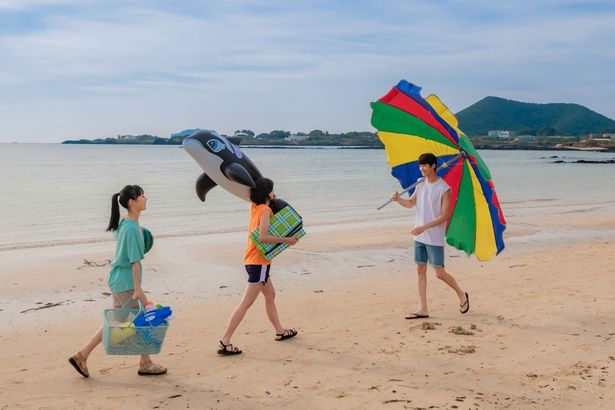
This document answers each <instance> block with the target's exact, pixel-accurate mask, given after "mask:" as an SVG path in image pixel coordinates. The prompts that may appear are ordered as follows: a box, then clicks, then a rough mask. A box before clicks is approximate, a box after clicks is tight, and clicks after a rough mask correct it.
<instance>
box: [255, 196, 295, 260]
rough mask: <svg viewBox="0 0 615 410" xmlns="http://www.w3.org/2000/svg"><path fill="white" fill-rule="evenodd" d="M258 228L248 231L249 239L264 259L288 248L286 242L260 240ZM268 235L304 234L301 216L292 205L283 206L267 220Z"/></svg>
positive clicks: (271, 257) (287, 235)
mask: <svg viewBox="0 0 615 410" xmlns="http://www.w3.org/2000/svg"><path fill="white" fill-rule="evenodd" d="M258 229H259V228H256V229H254V230H253V231H252V232H251V233H250V239H252V242H254V245H256V248H257V249H258V250H259V251H260V253H261V254H262V255H263V257H264V258H265V259H267V260H271V259H273V258H275V257H276V256H278V255H279V254H280V253H281V252H282V251H283V250H284V249H286V248H288V244H286V243H263V242H261V241H260V239H259V238H258ZM269 235H271V236H276V237H278V238H283V237H289V236H294V237H296V238H301V237H303V236H305V231H304V230H303V220H302V219H301V216H300V215H299V214H298V213H297V211H295V210H294V209H293V207H292V206H290V205H287V206H285V207H284V208H282V209H281V210H279V211H278V212H277V213H275V214H274V215H273V216H272V217H271V221H270V222H269Z"/></svg>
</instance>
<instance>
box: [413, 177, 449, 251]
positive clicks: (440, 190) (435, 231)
mask: <svg viewBox="0 0 615 410" xmlns="http://www.w3.org/2000/svg"><path fill="white" fill-rule="evenodd" d="M449 189H451V187H450V186H448V184H447V183H446V182H444V180H443V179H442V178H438V180H437V181H436V182H432V183H429V182H427V180H426V179H423V182H421V183H419V184H418V185H417V186H416V190H415V198H416V226H422V225H425V224H426V223H429V222H431V221H433V220H434V219H436V218H437V217H439V216H440V214H441V213H442V196H443V195H444V193H445V192H446V191H448V190H449ZM445 232H446V222H443V223H441V224H440V225H438V226H434V227H433V228H429V229H427V230H426V231H425V232H423V233H422V234H419V235H416V236H415V237H414V239H415V240H417V241H419V242H422V243H424V244H427V245H436V246H444V233H445Z"/></svg>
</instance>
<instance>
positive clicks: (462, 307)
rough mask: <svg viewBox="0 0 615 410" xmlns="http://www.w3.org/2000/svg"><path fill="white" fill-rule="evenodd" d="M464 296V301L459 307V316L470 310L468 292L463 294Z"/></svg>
mask: <svg viewBox="0 0 615 410" xmlns="http://www.w3.org/2000/svg"><path fill="white" fill-rule="evenodd" d="M465 294H466V301H465V302H464V303H463V304H462V305H459V311H460V312H461V314H464V313H468V310H470V296H469V295H468V292H465ZM464 306H465V307H464Z"/></svg>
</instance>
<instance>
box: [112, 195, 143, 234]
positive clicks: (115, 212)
mask: <svg viewBox="0 0 615 410" xmlns="http://www.w3.org/2000/svg"><path fill="white" fill-rule="evenodd" d="M142 194H143V188H141V187H140V186H139V185H126V186H125V187H124V188H122V190H121V191H120V192H118V193H117V194H113V196H112V197H111V218H109V226H108V227H107V231H115V230H117V226H118V225H119V223H120V205H122V207H123V208H125V209H128V201H129V200H131V199H132V200H136V199H137V198H138V197H139V196H141V195H142ZM118 202H119V205H118Z"/></svg>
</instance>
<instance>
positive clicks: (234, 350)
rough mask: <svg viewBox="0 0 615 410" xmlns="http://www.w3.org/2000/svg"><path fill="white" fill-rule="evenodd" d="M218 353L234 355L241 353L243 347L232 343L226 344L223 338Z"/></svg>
mask: <svg viewBox="0 0 615 410" xmlns="http://www.w3.org/2000/svg"><path fill="white" fill-rule="evenodd" d="M218 354H221V355H223V356H233V355H236V354H241V349H240V348H238V347H236V346H233V344H232V343H229V344H227V345H225V344H224V343H222V340H220V348H219V349H218Z"/></svg>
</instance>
